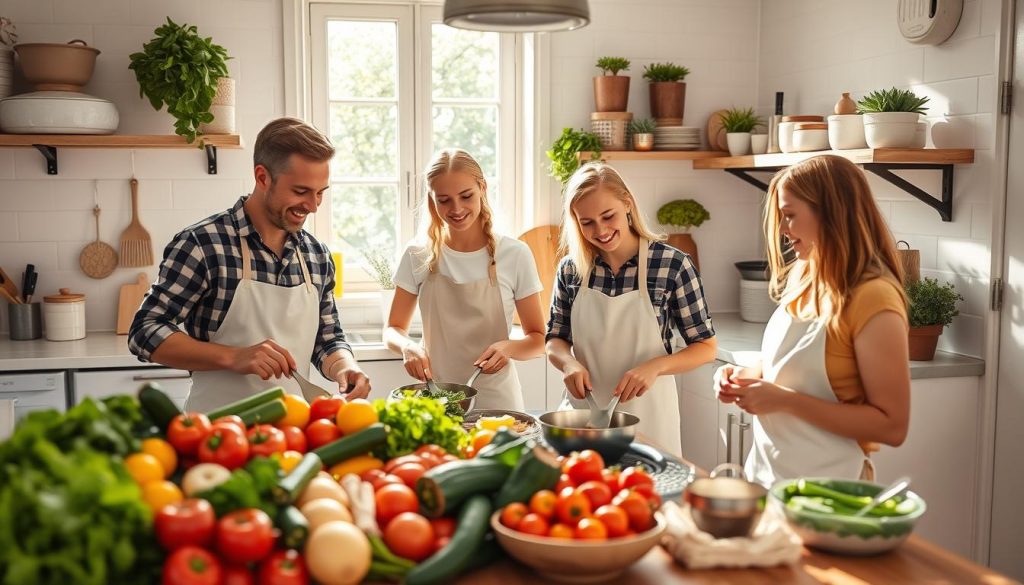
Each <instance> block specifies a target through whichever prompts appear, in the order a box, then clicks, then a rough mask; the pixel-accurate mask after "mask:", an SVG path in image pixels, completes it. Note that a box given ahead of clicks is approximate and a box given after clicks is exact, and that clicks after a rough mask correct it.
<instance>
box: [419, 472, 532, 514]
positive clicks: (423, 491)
mask: <svg viewBox="0 0 1024 585" xmlns="http://www.w3.org/2000/svg"><path fill="white" fill-rule="evenodd" d="M511 473H512V469H511V468H509V466H507V465H505V464H504V463H502V462H501V461H495V460H493V459H469V460H465V461H452V462H451V463H444V464H441V465H438V466H437V467H435V468H433V469H431V470H429V471H427V472H426V473H425V474H423V477H421V478H419V479H418V480H416V495H417V496H418V497H419V500H420V511H421V512H422V513H423V515H424V516H426V517H428V518H437V517H439V516H443V515H445V514H447V513H449V512H451V511H452V510H454V509H455V508H457V507H458V506H459V505H460V504H461V503H462V502H464V501H466V498H468V497H470V496H474V495H477V494H486V495H488V496H490V495H491V494H493V493H494V492H496V491H498V489H500V488H501V486H502V484H504V483H505V480H506V479H508V476H509V474H511Z"/></svg>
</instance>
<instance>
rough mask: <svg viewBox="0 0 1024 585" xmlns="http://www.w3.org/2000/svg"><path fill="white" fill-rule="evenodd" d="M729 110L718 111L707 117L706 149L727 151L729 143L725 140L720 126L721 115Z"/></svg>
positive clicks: (723, 130)
mask: <svg viewBox="0 0 1024 585" xmlns="http://www.w3.org/2000/svg"><path fill="white" fill-rule="evenodd" d="M728 111H729V110H718V111H717V112H714V113H712V114H711V115H710V116H708V149H709V150H722V151H728V150H729V141H728V140H727V139H726V132H725V128H724V127H723V126H722V115H723V114H725V113H726V112H728Z"/></svg>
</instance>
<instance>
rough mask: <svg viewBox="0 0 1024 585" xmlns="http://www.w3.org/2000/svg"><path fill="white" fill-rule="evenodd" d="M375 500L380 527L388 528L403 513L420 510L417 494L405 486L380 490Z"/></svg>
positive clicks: (387, 486)
mask: <svg viewBox="0 0 1024 585" xmlns="http://www.w3.org/2000/svg"><path fill="white" fill-rule="evenodd" d="M374 500H375V502H376V504H377V524H378V525H380V526H387V525H388V522H390V521H391V519H392V518H394V517H395V516H398V515H399V514H401V513H402V512H417V511H419V509H420V502H419V500H418V499H417V498H416V492H414V491H412V488H410V487H409V486H407V485H405V484H402V485H386V486H384V487H382V488H380V490H378V491H377V493H376V494H374ZM431 540H433V538H431Z"/></svg>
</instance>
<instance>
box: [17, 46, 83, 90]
mask: <svg viewBox="0 0 1024 585" xmlns="http://www.w3.org/2000/svg"><path fill="white" fill-rule="evenodd" d="M14 51H15V52H16V53H18V59H19V60H20V61H21V70H22V72H24V74H25V79H26V80H27V81H28V82H29V83H31V84H32V86H33V88H34V89H35V90H36V91H81V90H82V87H83V86H84V85H85V84H87V83H89V79H91V78H92V72H93V69H94V68H95V67H96V56H97V55H99V54H100V52H99V50H98V49H94V48H92V47H89V46H87V45H86V44H85V41H82V40H79V39H75V40H73V41H70V42H68V43H67V44H66V45H61V44H57V43H22V44H20V45H15V46H14Z"/></svg>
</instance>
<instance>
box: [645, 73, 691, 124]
mask: <svg viewBox="0 0 1024 585" xmlns="http://www.w3.org/2000/svg"><path fill="white" fill-rule="evenodd" d="M689 74H690V70H689V69H687V68H686V67H683V66H681V65H675V64H673V63H652V64H650V65H648V66H646V67H644V79H646V80H648V81H650V82H651V83H650V85H649V89H650V97H651V115H652V116H654V118H655V119H656V120H657V121H658V125H659V126H682V124H683V110H684V109H685V108H686V84H685V83H683V80H684V79H686V76H687V75H689Z"/></svg>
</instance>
